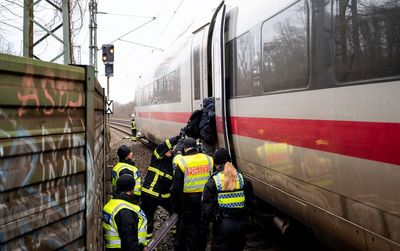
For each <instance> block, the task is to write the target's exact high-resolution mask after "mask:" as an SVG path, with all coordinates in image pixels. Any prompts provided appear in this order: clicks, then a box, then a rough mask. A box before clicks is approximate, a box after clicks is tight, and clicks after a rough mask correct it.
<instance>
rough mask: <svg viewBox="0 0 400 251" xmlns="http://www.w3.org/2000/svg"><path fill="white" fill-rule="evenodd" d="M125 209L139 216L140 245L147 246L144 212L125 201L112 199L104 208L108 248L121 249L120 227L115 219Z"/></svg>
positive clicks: (105, 237) (104, 225) (106, 244)
mask: <svg viewBox="0 0 400 251" xmlns="http://www.w3.org/2000/svg"><path fill="white" fill-rule="evenodd" d="M124 208H126V209H129V210H131V211H134V212H135V213H136V214H137V216H138V219H139V222H138V226H137V228H138V239H139V243H140V244H142V245H144V246H147V240H146V235H147V219H146V215H145V214H144V212H143V211H142V210H141V209H140V207H138V206H137V205H135V204H132V203H129V202H127V201H125V200H120V199H111V200H110V201H109V202H108V203H107V204H106V205H105V206H104V208H103V218H102V221H103V222H102V226H103V229H104V242H105V246H106V248H121V238H120V237H119V235H118V226H117V224H116V223H115V218H114V217H115V215H117V213H118V212H119V211H120V210H121V209H124Z"/></svg>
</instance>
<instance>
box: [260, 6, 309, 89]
mask: <svg viewBox="0 0 400 251" xmlns="http://www.w3.org/2000/svg"><path fill="white" fill-rule="evenodd" d="M307 24H308V22H307V12H306V11H305V6H304V2H303V1H300V2H298V3H296V4H294V5H292V6H290V7H289V8H287V9H286V10H284V11H282V12H280V13H279V14H277V15H276V16H274V17H272V18H271V19H269V20H267V21H266V22H264V23H263V26H262V65H263V67H262V83H263V87H264V92H271V91H280V90H287V89H293V88H303V87H306V86H307V82H308V81H307V80H308V57H307Z"/></svg>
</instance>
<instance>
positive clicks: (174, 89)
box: [167, 70, 181, 103]
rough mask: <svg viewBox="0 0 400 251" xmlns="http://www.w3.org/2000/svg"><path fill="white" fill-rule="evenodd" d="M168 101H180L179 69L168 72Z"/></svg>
mask: <svg viewBox="0 0 400 251" xmlns="http://www.w3.org/2000/svg"><path fill="white" fill-rule="evenodd" d="M167 79H168V97H169V99H168V103H174V102H180V101H181V82H180V78H179V70H175V71H173V72H171V73H170V74H168V76H167Z"/></svg>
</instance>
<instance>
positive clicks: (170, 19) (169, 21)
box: [159, 0, 184, 39]
mask: <svg viewBox="0 0 400 251" xmlns="http://www.w3.org/2000/svg"><path fill="white" fill-rule="evenodd" d="M183 1H184V0H181V2H180V3H179V5H178V7H177V8H176V9H175V11H174V13H173V14H172V16H171V17H170V18H169V20H168V23H167V25H166V26H165V28H164V30H163V31H162V32H161V34H160V37H159V39H160V38H161V37H162V35H163V34H164V32H165V31H166V30H167V28H168V26H169V24H170V23H171V21H172V19H173V18H174V16H175V15H176V13H177V12H178V10H179V8H180V7H181V5H182V3H183Z"/></svg>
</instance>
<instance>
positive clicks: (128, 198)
mask: <svg viewBox="0 0 400 251" xmlns="http://www.w3.org/2000/svg"><path fill="white" fill-rule="evenodd" d="M114 195H115V197H114ZM113 199H118V200H125V201H127V202H129V203H132V204H135V205H137V201H136V200H135V199H134V198H133V195H132V196H129V195H128V194H126V193H125V192H122V193H119V194H117V193H113Z"/></svg>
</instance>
